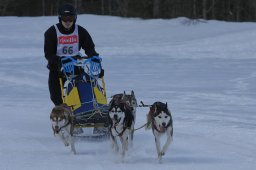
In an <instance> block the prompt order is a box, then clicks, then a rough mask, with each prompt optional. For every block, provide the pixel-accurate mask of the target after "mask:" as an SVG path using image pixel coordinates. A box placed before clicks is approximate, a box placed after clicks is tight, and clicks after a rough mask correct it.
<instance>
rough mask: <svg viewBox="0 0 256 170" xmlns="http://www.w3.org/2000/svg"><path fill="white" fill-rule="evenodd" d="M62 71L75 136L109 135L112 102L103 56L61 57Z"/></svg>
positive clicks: (61, 78)
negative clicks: (106, 81) (105, 79)
mask: <svg viewBox="0 0 256 170" xmlns="http://www.w3.org/2000/svg"><path fill="white" fill-rule="evenodd" d="M60 74H61V76H60V78H59V80H60V86H61V91H62V99H63V102H64V103H65V104H66V105H67V106H70V107H71V109H72V112H73V113H72V114H73V115H72V124H73V128H74V130H73V136H75V137H77V136H78V137H97V138H98V137H102V136H106V135H108V129H107V127H108V103H107V97H106V88H105V82H104V70H103V69H102V66H101V58H100V57H98V56H94V57H92V58H86V57H81V56H75V57H70V56H68V57H67V56H65V57H61V59H60ZM88 129H93V130H88Z"/></svg>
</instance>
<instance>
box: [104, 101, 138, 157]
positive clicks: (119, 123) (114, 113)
mask: <svg viewBox="0 0 256 170" xmlns="http://www.w3.org/2000/svg"><path fill="white" fill-rule="evenodd" d="M133 122H134V117H133V114H132V108H131V107H130V106H129V105H128V104H127V103H125V102H120V103H116V102H114V101H113V100H112V101H111V102H110V107H109V131H110V139H111V141H112V147H113V149H114V151H115V152H118V151H119V146H118V143H117V138H119V139H120V142H121V145H122V151H121V153H122V158H124V156H125V152H126V151H127V150H128V138H129V132H130V129H131V126H132V123H133Z"/></svg>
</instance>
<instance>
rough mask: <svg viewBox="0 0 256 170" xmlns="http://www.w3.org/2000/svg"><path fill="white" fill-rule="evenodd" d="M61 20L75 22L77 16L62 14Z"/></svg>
mask: <svg viewBox="0 0 256 170" xmlns="http://www.w3.org/2000/svg"><path fill="white" fill-rule="evenodd" d="M61 20H62V21H63V22H73V21H74V20H75V16H74V15H71V16H61Z"/></svg>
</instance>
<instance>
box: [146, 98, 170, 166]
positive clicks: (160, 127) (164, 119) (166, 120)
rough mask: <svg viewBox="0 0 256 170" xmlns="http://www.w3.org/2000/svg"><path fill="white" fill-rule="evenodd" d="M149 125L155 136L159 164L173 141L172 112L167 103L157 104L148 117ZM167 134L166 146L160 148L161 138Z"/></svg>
mask: <svg viewBox="0 0 256 170" xmlns="http://www.w3.org/2000/svg"><path fill="white" fill-rule="evenodd" d="M147 118H148V124H150V125H151V127H152V131H153V134H154V136H155V144H156V150H157V156H158V159H159V162H161V161H162V156H164V155H165V153H166V151H167V149H168V147H169V145H170V144H171V142H172V139H173V122H172V116H171V112H170V111H169V109H168V106H167V103H166V104H164V103H162V102H155V103H154V104H153V105H152V106H151V107H150V111H149V113H148V115H147ZM163 134H165V135H166V136H167V140H166V142H165V144H164V146H163V147H162V148H161V146H160V137H161V136H162V135H163Z"/></svg>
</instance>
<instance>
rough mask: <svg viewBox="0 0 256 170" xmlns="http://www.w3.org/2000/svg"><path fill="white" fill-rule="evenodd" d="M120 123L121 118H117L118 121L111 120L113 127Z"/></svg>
mask: <svg viewBox="0 0 256 170" xmlns="http://www.w3.org/2000/svg"><path fill="white" fill-rule="evenodd" d="M120 121H121V118H119V119H115V118H113V119H112V122H113V125H114V126H117V125H118V124H119V122H120Z"/></svg>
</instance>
